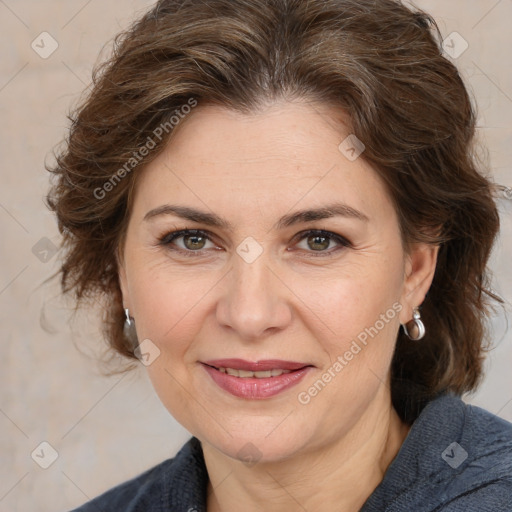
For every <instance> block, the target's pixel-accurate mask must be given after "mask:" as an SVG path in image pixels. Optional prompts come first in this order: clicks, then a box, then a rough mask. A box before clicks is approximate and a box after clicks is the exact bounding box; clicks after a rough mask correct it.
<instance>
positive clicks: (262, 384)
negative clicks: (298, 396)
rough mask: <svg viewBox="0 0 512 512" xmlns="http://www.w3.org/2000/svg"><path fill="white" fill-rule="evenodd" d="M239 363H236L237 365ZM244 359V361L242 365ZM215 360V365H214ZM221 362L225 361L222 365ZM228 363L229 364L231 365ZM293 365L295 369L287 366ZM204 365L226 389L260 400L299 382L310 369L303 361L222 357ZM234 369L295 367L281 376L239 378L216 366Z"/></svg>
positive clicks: (213, 377)
mask: <svg viewBox="0 0 512 512" xmlns="http://www.w3.org/2000/svg"><path fill="white" fill-rule="evenodd" d="M235 362H236V364H234V363H235ZM241 362H242V363H243V364H244V366H243V367H242V365H241ZM212 363H215V364H212ZM220 363H222V364H220ZM228 363H229V364H228ZM285 365H287V366H292V368H286V367H285ZM202 366H203V368H204V369H205V370H206V371H207V372H208V374H209V375H210V377H211V378H212V380H213V381H214V382H215V383H216V384H217V385H218V386H219V387H220V388H221V389H223V390H224V391H227V392H228V393H231V394H232V395H234V396H236V397H239V398H246V399H252V400H261V399H264V398H270V397H272V396H275V395H277V394H279V393H281V392H283V391H285V390H286V389H288V388H290V387H292V386H294V385H295V384H298V383H299V382H300V381H301V380H302V379H303V378H304V376H305V375H306V373H308V371H309V370H310V369H311V366H305V365H304V364H303V363H293V362H290V361H288V362H287V361H277V360H274V361H259V362H258V363H250V362H248V361H242V360H241V359H222V360H216V361H208V362H207V363H203V365H202ZM213 366H216V367H217V368H218V367H222V368H234V369H238V370H247V371H265V370H271V369H281V370H292V371H291V372H290V373H283V374H282V375H279V376H278V377H268V378H263V379H258V378H256V377H248V378H240V377H235V376H233V375H228V374H227V373H222V372H220V371H219V370H217V368H213Z"/></svg>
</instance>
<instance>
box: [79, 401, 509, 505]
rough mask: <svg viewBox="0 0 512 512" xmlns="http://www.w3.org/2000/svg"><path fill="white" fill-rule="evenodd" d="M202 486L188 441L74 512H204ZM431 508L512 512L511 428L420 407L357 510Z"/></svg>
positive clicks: (457, 411)
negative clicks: (401, 441) (400, 445)
mask: <svg viewBox="0 0 512 512" xmlns="http://www.w3.org/2000/svg"><path fill="white" fill-rule="evenodd" d="M207 483H208V474H207V472H206V467H205V464H204V458H203V452H202V449H201V443H200V442H199V441H198V439H196V438H195V437H193V438H191V439H190V440H189V441H188V442H187V443H186V444H185V445H184V446H183V447H182V448H181V450H180V451H179V453H178V454H177V455H176V457H174V458H172V459H168V460H166V461H164V462H162V463H161V464H159V465H157V466H155V467H153V468H152V469H149V470H147V471H145V472H144V473H142V474H141V475H139V476H137V477H136V478H134V479H132V480H129V481H127V482H125V483H123V484H120V485H118V486H116V487H114V488H113V489H111V490H110V491H107V492H106V493H104V494H102V495H101V496H99V497H98V498H96V499H94V500H92V501H90V502H89V503H87V504H85V505H83V506H82V507H79V508H77V509H75V512H93V511H94V512H114V511H115V512H205V510H206V489H207ZM241 510H243V507H241ZM262 510H263V508H262ZM437 511H442V512H512V424H510V423H508V422H507V421H505V420H503V419H501V418H499V417H497V416H494V415H493V414H491V413H489V412H487V411H485V410H483V409H480V408H479V407H474V406H471V405H467V404H465V403H464V402H463V401H462V400H461V399H460V398H459V397H457V396H454V395H442V396H440V397H439V398H436V399H434V400H432V401H431V402H430V403H429V404H428V405H427V406H426V407H425V408H424V409H423V411H422V412H421V414H420V415H419V417H418V418H417V419H416V421H415V422H414V423H413V425H412V428H411V430H410V431H409V434H408V436H407V438H406V439H405V441H404V443H403V445H402V447H401V448H400V451H399V452H398V454H397V456H396V457H395V459H394V460H393V462H392V463H391V464H390V466H389V467H388V469H387V471H386V474H385V475H384V479H383V480H382V482H381V483H380V484H379V486H378V487H377V488H376V489H375V490H374V492H373V493H372V494H371V495H370V497H369V498H368V500H367V501H366V503H365V505H364V506H363V508H362V509H361V510H360V512H437Z"/></svg>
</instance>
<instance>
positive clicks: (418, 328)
mask: <svg viewBox="0 0 512 512" xmlns="http://www.w3.org/2000/svg"><path fill="white" fill-rule="evenodd" d="M402 327H403V328H404V331H405V334H407V336H408V337H409V338H410V339H411V340H413V341H418V340H421V339H422V338H423V336H425V333H426V329H425V324H424V323H423V322H422V321H421V315H420V311H419V309H418V308H414V309H413V315H412V320H411V321H410V322H407V324H403V326H402Z"/></svg>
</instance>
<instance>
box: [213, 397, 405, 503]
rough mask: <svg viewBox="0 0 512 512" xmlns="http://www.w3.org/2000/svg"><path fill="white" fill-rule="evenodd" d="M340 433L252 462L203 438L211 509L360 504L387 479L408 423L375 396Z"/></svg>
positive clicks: (386, 403) (389, 404)
mask: <svg viewBox="0 0 512 512" xmlns="http://www.w3.org/2000/svg"><path fill="white" fill-rule="evenodd" d="M375 402H376V404H375V405H374V404H372V405H371V406H370V407H369V408H368V409H367V410H366V411H365V413H364V414H363V416H362V417H361V418H360V419H359V421H357V422H356V424H355V425H354V427H353V428H352V429H351V430H350V431H349V432H348V433H347V434H346V435H344V436H343V437H342V438H341V439H335V440H334V441H330V442H326V443H324V444H322V445H321V447H320V448H315V450H313V451H309V452H305V453H300V454H295V455H294V456H292V457H290V458H287V459H286V460H282V461H277V462H275V461H273V462H258V463H257V464H256V465H254V466H251V467H247V466H245V465H244V464H243V463H242V462H240V461H237V460H234V459H232V458H230V457H227V456H226V455H224V454H223V453H222V452H220V451H218V450H216V449H215V448H214V447H212V446H211V445H209V444H206V443H203V452H204V457H205V463H206V467H207V470H208V474H209V477H210V481H209V483H208V497H207V511H208V512H235V511H236V512H238V511H239V510H240V508H241V504H243V507H242V508H243V510H244V511H247V512H256V511H258V512H259V511H261V510H262V507H263V504H264V507H263V508H264V510H265V511H268V512H289V511H290V510H302V509H303V510H308V511H310V512H316V511H320V510H336V511H338V512H354V510H359V509H360V508H361V507H362V506H363V504H364V502H365V501H366V500H367V498H368V497H369V496H370V494H371V493H372V492H373V490H374V489H375V488H376V487H377V485H378V484H379V483H380V482H381V481H382V479H383V477H384V473H385V471H386V469H387V468H388V466H389V464H390V463H391V462H392V460H393V459H394V458H395V456H396V454H397V453H398V450H399V449H400V447H401V445H402V443H403V441H404V440H405V438H406V436H407V434H408V432H409V427H408V426H407V425H405V424H404V423H402V421H401V420H400V418H399V416H398V414H397V413H396V411H395V410H394V409H393V407H392V406H391V399H390V397H389V400H388V401H387V402H385V406H382V403H383V402H382V400H375Z"/></svg>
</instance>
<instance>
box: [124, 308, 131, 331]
mask: <svg viewBox="0 0 512 512" xmlns="http://www.w3.org/2000/svg"><path fill="white" fill-rule="evenodd" d="M124 314H125V316H126V320H125V324H126V327H131V326H132V318H131V317H130V310H129V309H128V308H125V309H124Z"/></svg>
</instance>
